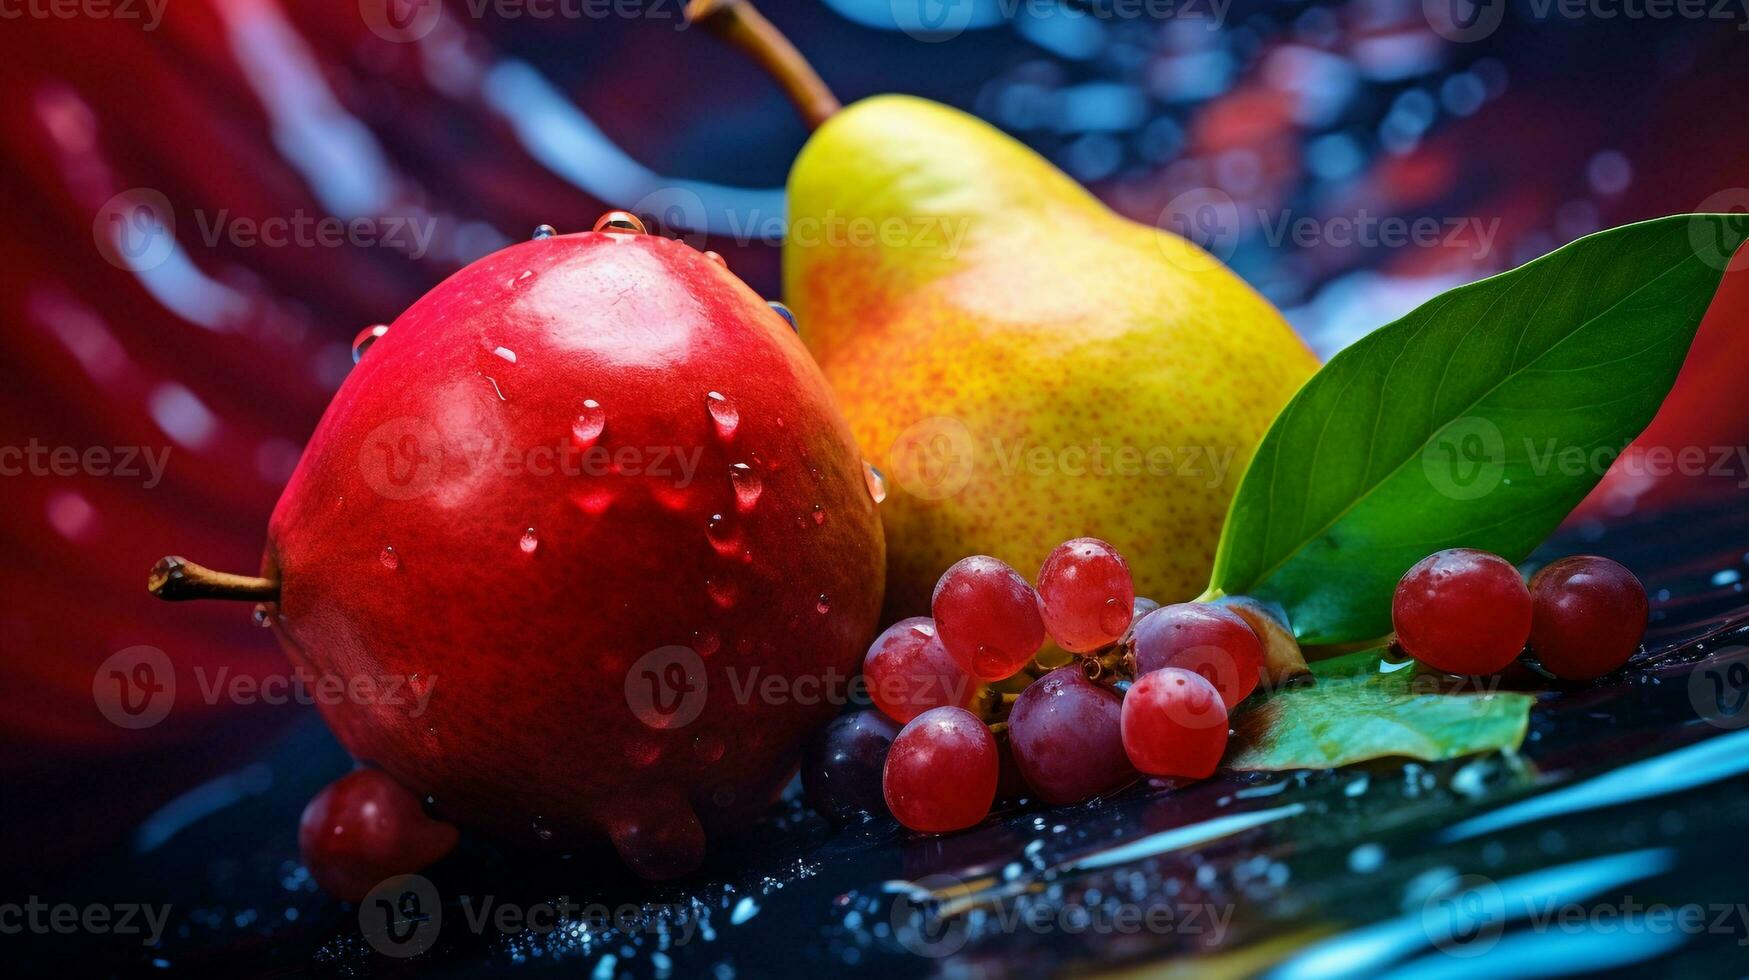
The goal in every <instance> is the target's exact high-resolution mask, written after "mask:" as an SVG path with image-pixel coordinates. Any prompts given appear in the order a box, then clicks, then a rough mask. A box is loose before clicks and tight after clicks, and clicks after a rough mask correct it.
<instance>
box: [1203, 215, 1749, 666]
mask: <svg viewBox="0 0 1749 980" xmlns="http://www.w3.org/2000/svg"><path fill="white" fill-rule="evenodd" d="M1746 235H1749V215H1743V214H1729V215H1678V216H1675V217H1670V218H1660V219H1658V220H1656V221H1647V222H1642V223H1640V224H1635V225H1627V226H1624V227H1621V228H1616V229H1612V230H1610V231H1605V232H1600V233H1598V234H1595V235H1590V236H1587V237H1585V238H1582V239H1580V240H1579V241H1576V242H1574V243H1572V244H1571V245H1568V246H1566V247H1564V248H1561V249H1559V250H1557V251H1555V252H1551V253H1550V254H1548V255H1545V256H1543V257H1542V258H1540V259H1537V260H1536V261H1534V262H1531V263H1529V264H1527V265H1524V266H1521V267H1519V268H1517V269H1514V270H1512V271H1511V272H1506V273H1502V274H1501V275H1498V276H1494V277H1492V278H1490V279H1484V280H1482V281H1480V282H1476V283H1471V284H1470V285H1467V286H1462V287H1459V288H1457V289H1454V290H1451V291H1450V292H1448V293H1445V294H1444V295H1442V296H1439V297H1437V298H1436V299H1433V300H1431V301H1429V302H1427V303H1426V304H1424V305H1422V306H1421V307H1420V308H1419V309H1417V310H1415V311H1414V312H1412V313H1410V314H1409V315H1408V316H1405V317H1403V318H1402V319H1401V320H1398V321H1396V322H1395V323H1391V324H1388V325H1386V326H1384V327H1381V328H1380V329H1378V330H1376V331H1374V332H1373V333H1372V334H1370V335H1368V336H1366V337H1364V338H1362V339H1361V340H1359V341H1358V342H1356V343H1355V344H1354V345H1352V346H1351V347H1349V348H1348V349H1347V350H1344V351H1342V352H1341V353H1339V354H1337V355H1336V356H1335V357H1333V358H1331V359H1330V362H1329V363H1328V364H1326V365H1325V366H1324V368H1323V370H1321V371H1319V372H1318V373H1317V375H1315V376H1314V377H1313V378H1312V379H1311V380H1310V381H1308V382H1307V383H1306V385H1305V387H1304V388H1302V389H1300V392H1299V393H1298V394H1297V395H1295V396H1294V398H1293V400H1292V401H1290V402H1289V403H1288V405H1287V407H1286V408H1284V409H1282V412H1281V414H1280V415H1279V416H1277V417H1276V419H1275V422H1274V423H1273V424H1272V425H1271V426H1270V429H1269V432H1268V433H1267V434H1266V435H1265V436H1264V438H1263V442H1262V443H1261V444H1260V445H1259V446H1258V449H1257V453H1256V455H1255V456H1254V457H1253V458H1252V461H1251V465H1250V468H1249V469H1247V470H1246V472H1245V476H1244V478H1243V480H1242V481H1241V482H1240V484H1239V490H1238V492H1237V493H1236V494H1235V495H1234V497H1233V504H1232V508H1231V510H1230V511H1229V512H1228V515H1227V523H1226V526H1225V527H1224V528H1223V530H1222V533H1221V543H1220V550H1219V551H1218V552H1217V554H1216V557H1215V565H1214V573H1213V577H1212V581H1211V583H1210V589H1211V591H1218V592H1223V593H1226V594H1228V595H1233V594H1240V593H1243V594H1247V595H1252V596H1256V597H1258V598H1261V599H1265V600H1271V601H1274V602H1278V603H1280V604H1281V606H1282V607H1283V608H1284V609H1286V610H1287V613H1288V616H1289V618H1290V619H1291V621H1292V623H1293V626H1294V631H1295V632H1296V633H1297V634H1298V635H1299V637H1300V639H1301V641H1302V642H1305V643H1348V642H1354V641H1359V640H1369V639H1374V638H1377V637H1380V636H1383V635H1385V634H1386V633H1388V632H1389V631H1390V628H1391V622H1390V599H1391V592H1392V590H1393V589H1394V588H1395V586H1396V584H1397V580H1398V579H1399V578H1401V577H1402V575H1403V573H1404V572H1405V571H1407V570H1408V569H1409V566H1410V565H1413V564H1414V563H1415V562H1417V561H1420V560H1421V559H1422V558H1424V557H1426V556H1427V555H1429V554H1431V553H1433V552H1435V551H1438V550H1440V549H1442V548H1454V547H1470V548H1482V549H1485V550H1487V551H1492V552H1494V553H1496V554H1499V555H1502V556H1504V557H1506V558H1507V559H1509V560H1511V561H1520V560H1522V559H1523V558H1524V557H1525V556H1526V555H1528V554H1530V552H1531V550H1532V549H1534V548H1535V547H1536V546H1537V545H1538V544H1539V543H1541V542H1542V540H1543V539H1544V538H1545V537H1547V536H1548V533H1549V532H1550V531H1552V530H1554V528H1555V526H1556V525H1557V524H1559V523H1560V521H1561V519H1562V518H1564V517H1565V516H1566V515H1567V512H1568V511H1570V510H1572V509H1573V507H1574V506H1575V505H1577V504H1578V503H1579V501H1580V500H1581V499H1583V498H1584V496H1585V494H1586V493H1587V492H1588V491H1589V490H1590V489H1591V487H1592V486H1593V485H1594V484H1596V482H1597V481H1598V480H1599V479H1600V478H1601V477H1602V476H1603V471H1604V470H1605V469H1607V466H1608V463H1609V461H1611V460H1613V458H1614V457H1615V455H1616V454H1618V453H1619V452H1620V451H1621V449H1622V448H1623V447H1624V446H1626V445H1627V443H1628V442H1629V441H1631V440H1632V439H1633V438H1634V437H1635V436H1637V435H1638V434H1639V433H1640V432H1641V431H1642V430H1643V429H1645V427H1646V425H1647V423H1649V422H1650V421H1651V419H1652V415H1653V413H1655V412H1656V411H1657V409H1658V405H1659V403H1660V402H1662V401H1663V399H1664V395H1665V394H1666V393H1667V392H1668V391H1669V390H1670V385H1671V384H1672V383H1673V382H1674V381H1675V379H1676V372H1677V369H1678V368H1680V367H1681V366H1682V360H1683V358H1684V357H1685V356H1686V355H1687V353H1688V346H1689V343H1690V341H1692V340H1693V339H1694V332H1695V328H1696V327H1698V326H1699V325H1700V320H1701V317H1702V315H1703V314H1704V313H1705V312H1706V308H1707V305H1708V303H1709V302H1710V301H1711V299H1712V295H1713V293H1714V292H1715V291H1716V290H1717V288H1718V284H1719V279H1720V278H1721V276H1722V275H1723V274H1724V270H1725V268H1726V266H1727V265H1728V264H1729V261H1730V256H1731V254H1732V253H1733V252H1735V250H1736V248H1737V246H1738V245H1739V244H1741V243H1742V241H1743V240H1744V238H1745V236H1746Z"/></svg>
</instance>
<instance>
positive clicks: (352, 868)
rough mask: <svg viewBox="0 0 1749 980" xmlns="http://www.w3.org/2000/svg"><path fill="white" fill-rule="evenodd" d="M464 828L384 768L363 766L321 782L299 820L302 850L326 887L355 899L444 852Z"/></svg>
mask: <svg viewBox="0 0 1749 980" xmlns="http://www.w3.org/2000/svg"><path fill="white" fill-rule="evenodd" d="M460 838H461V834H460V832H459V831H457V830H456V828H455V826H454V825H453V824H447V823H444V822H442V821H439V820H433V819H431V818H430V817H428V816H426V815H425V810H424V808H423V807H421V806H420V805H419V801H418V800H417V799H415V798H414V796H413V794H411V793H409V792H407V791H406V790H405V789H402V788H401V786H400V784H399V783H396V782H395V781H394V780H393V779H391V778H390V777H389V775H388V773H385V772H383V771H381V770H380V769H359V770H356V771H354V772H350V773H347V774H346V775H344V776H342V777H340V778H339V779H336V780H335V781H333V782H332V783H329V784H328V785H327V786H324V787H323V788H322V791H321V792H319V793H317V794H316V795H315V797H313V798H312V799H311V800H310V802H309V804H308V805H307V806H305V807H304V815H303V817H302V818H301V819H299V820H298V852H299V854H300V855H301V856H302V858H303V862H304V867H306V868H308V869H309V871H310V876H311V877H313V878H315V879H316V884H318V885H321V886H322V890H323V891H326V892H327V893H329V894H330V895H333V896H334V897H336V898H339V899H342V900H344V901H348V902H357V901H359V900H361V899H363V898H364V896H365V895H367V894H369V893H370V891H371V889H373V888H375V887H376V886H377V885H379V884H381V883H382V882H383V881H384V880H386V879H389V878H392V877H394V876H395V875H404V874H412V873H414V872H416V871H423V870H424V869H425V868H427V867H430V866H431V865H433V864H435V863H437V862H438V861H440V860H442V859H443V858H444V856H445V855H447V854H449V852H450V851H452V850H454V849H455V845H456V841H458V840H459V839H460Z"/></svg>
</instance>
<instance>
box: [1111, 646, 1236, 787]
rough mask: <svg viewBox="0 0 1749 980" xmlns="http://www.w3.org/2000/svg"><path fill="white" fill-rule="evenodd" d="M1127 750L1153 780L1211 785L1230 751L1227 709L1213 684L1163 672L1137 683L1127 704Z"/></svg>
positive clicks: (1181, 671)
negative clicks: (1206, 781) (1200, 781)
mask: <svg viewBox="0 0 1749 980" xmlns="http://www.w3.org/2000/svg"><path fill="white" fill-rule="evenodd" d="M1123 745H1124V751H1125V753H1127V754H1128V755H1129V758H1130V764H1131V765H1133V766H1135V767H1136V768H1137V769H1139V770H1141V771H1142V772H1145V773H1147V774H1148V775H1150V776H1179V777H1183V778H1187V779H1207V778H1208V777H1209V776H1212V775H1214V771H1215V767H1217V766H1219V765H1220V764H1221V755H1222V754H1223V753H1225V752H1226V751H1227V709H1226V705H1225V704H1223V703H1222V701H1221V694H1220V692H1219V691H1217V690H1216V689H1215V686H1214V685H1213V684H1211V683H1209V680H1208V678H1206V677H1204V676H1202V675H1201V674H1198V673H1196V672H1194V671H1189V670H1184V669H1182V668H1179V667H1163V668H1161V669H1160V670H1156V671H1154V672H1153V673H1151V674H1145V675H1143V676H1141V677H1138V678H1136V682H1135V683H1134V684H1132V685H1130V689H1129V693H1127V694H1125V695H1124V698H1123Z"/></svg>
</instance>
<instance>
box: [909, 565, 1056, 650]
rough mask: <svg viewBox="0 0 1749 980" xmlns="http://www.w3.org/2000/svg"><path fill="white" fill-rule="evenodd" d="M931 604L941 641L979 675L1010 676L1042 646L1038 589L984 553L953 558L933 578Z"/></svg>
mask: <svg viewBox="0 0 1749 980" xmlns="http://www.w3.org/2000/svg"><path fill="white" fill-rule="evenodd" d="M931 605H932V607H933V612H934V613H935V628H936V633H937V635H938V636H940V638H941V645H942V646H944V647H946V648H947V652H948V653H949V654H952V655H953V659H954V660H955V661H957V662H958V663H959V665H960V669H961V670H964V671H965V672H966V673H968V674H970V675H972V676H973V677H975V678H977V679H979V680H983V681H998V680H1001V679H1003V678H1004V677H1009V676H1012V675H1013V674H1014V672H1015V671H1018V670H1019V669H1020V668H1022V667H1024V666H1026V664H1027V662H1028V661H1030V660H1031V659H1032V658H1033V655H1034V654H1036V653H1038V651H1039V648H1040V647H1042V646H1044V642H1045V624H1044V620H1043V619H1041V618H1040V617H1039V611H1038V593H1037V592H1034V591H1033V590H1032V586H1030V585H1028V584H1026V579H1024V578H1021V577H1020V573H1019V572H1017V571H1015V570H1014V569H1012V568H1010V567H1008V566H1007V565H1006V564H1004V563H1002V562H1000V561H998V560H996V559H994V558H991V557H990V556H988V555H974V556H972V557H970V558H961V559H960V560H959V561H957V562H955V563H954V565H953V567H952V568H949V569H948V570H947V572H946V573H944V574H943V575H942V576H941V581H939V582H937V583H935V596H934V599H933V600H932V601H931Z"/></svg>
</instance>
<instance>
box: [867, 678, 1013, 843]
mask: <svg viewBox="0 0 1749 980" xmlns="http://www.w3.org/2000/svg"><path fill="white" fill-rule="evenodd" d="M999 769H1000V762H999V760H998V758H997V754H996V739H995V738H994V737H992V736H991V735H990V729H988V728H986V727H984V723H983V722H981V721H979V720H978V716H977V715H974V714H972V713H971V712H969V711H966V710H964V709H962V708H933V709H931V710H929V711H925V712H924V713H922V714H920V715H918V716H917V717H916V718H913V719H912V720H911V722H910V724H907V725H906V726H905V727H904V729H902V730H901V731H900V732H899V737H898V738H896V739H894V740H893V747H892V749H890V750H889V751H888V752H887V765H886V770H885V772H884V773H883V774H882V779H881V782H882V788H883V789H884V791H885V793H886V798H887V807H888V809H890V810H892V811H893V816H894V817H896V818H898V821H899V822H900V823H902V824H904V825H905V826H907V827H910V828H911V829H912V830H921V831H924V832H925V833H931V834H944V833H947V832H948V831H951V830H963V829H964V828H966V827H970V826H971V825H973V824H975V823H977V822H978V821H980V820H982V819H984V817H985V816H986V815H987V814H989V812H990V804H991V803H993V802H995V799H996V782H997V776H998V772H999Z"/></svg>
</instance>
